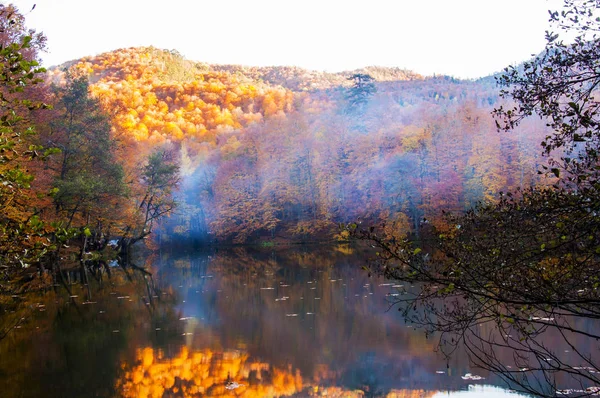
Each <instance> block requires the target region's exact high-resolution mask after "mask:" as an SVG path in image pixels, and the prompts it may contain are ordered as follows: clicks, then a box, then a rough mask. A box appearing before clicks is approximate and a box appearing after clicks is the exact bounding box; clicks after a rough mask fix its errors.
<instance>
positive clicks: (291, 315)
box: [285, 314, 298, 316]
mask: <svg viewBox="0 0 600 398" xmlns="http://www.w3.org/2000/svg"><path fill="white" fill-rule="evenodd" d="M285 316H298V314H285Z"/></svg>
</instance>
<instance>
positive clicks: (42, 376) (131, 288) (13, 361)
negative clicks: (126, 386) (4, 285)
mask: <svg viewBox="0 0 600 398" xmlns="http://www.w3.org/2000/svg"><path fill="white" fill-rule="evenodd" d="M75 279H76V275H75V274H73V275H72V276H71V281H72V282H73V285H71V286H70V292H67V291H66V290H65V289H64V288H58V289H57V291H56V292H54V291H44V290H42V289H41V288H43V286H37V287H38V289H39V290H36V291H30V292H28V293H27V294H19V295H16V296H14V297H6V296H0V312H1V313H2V316H1V317H0V337H4V338H2V339H0V374H2V377H0V391H2V396H6V397H18V396H27V397H30V396H56V397H87V396H106V397H110V396H114V395H115V388H114V380H115V379H116V377H117V375H118V373H119V371H120V369H119V367H118V362H119V361H120V360H122V359H123V358H128V357H129V355H130V353H129V351H130V350H129V349H128V347H133V346H138V345H141V344H147V343H148V342H149V341H150V342H152V341H155V340H156V339H157V338H158V337H159V336H157V332H156V330H155V329H156V328H157V327H158V328H161V329H163V330H164V332H162V333H164V334H166V335H168V336H171V338H173V339H174V340H175V341H177V336H180V335H181V330H180V329H179V323H178V318H179V314H178V313H176V312H175V311H174V308H173V304H174V300H173V295H172V292H171V291H169V290H168V289H163V290H157V289H148V285H147V283H146V282H147V279H146V276H145V274H143V273H139V272H132V271H127V272H126V271H124V270H120V269H117V268H113V269H112V272H111V276H110V278H106V279H104V280H103V281H102V283H100V282H98V281H96V280H95V279H91V284H92V286H90V288H89V289H88V288H87V286H85V285H83V284H81V283H80V282H79V281H77V282H76V280H75ZM29 290H34V289H33V288H32V287H30V288H29ZM70 296H72V297H70ZM165 325H169V326H168V327H166V326H165ZM8 328H12V330H11V331H10V333H9V334H8V335H6V336H3V335H2V333H4V332H6V331H7V329H8ZM159 341H160V340H159ZM32 380H34V382H32Z"/></svg>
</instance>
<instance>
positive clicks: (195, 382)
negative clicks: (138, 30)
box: [117, 347, 302, 397]
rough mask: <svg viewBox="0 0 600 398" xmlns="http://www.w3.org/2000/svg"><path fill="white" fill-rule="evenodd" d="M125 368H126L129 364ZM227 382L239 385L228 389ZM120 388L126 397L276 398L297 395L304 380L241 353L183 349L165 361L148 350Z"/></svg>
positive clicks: (158, 353) (298, 375) (119, 385)
mask: <svg viewBox="0 0 600 398" xmlns="http://www.w3.org/2000/svg"><path fill="white" fill-rule="evenodd" d="M123 367H124V368H125V369H127V365H126V364H123ZM228 381H231V382H236V383H239V384H240V386H239V387H238V388H235V389H232V390H228V389H227V388H226V386H227V382H228ZM117 389H118V390H119V391H120V393H121V394H122V396H124V397H162V396H163V395H164V394H182V395H183V396H185V397H192V396H197V395H199V394H202V395H204V396H207V397H276V396H287V395H292V394H295V393H297V392H298V391H299V390H301V389H302V378H301V377H300V374H299V372H297V371H296V372H295V373H292V372H291V370H281V369H277V368H274V367H272V366H270V365H269V364H265V363H261V362H251V361H249V360H248V354H245V353H241V352H239V351H227V352H224V353H222V354H217V353H213V352H212V351H211V350H209V349H206V350H203V351H197V352H193V353H190V352H189V351H188V349H187V348H186V347H183V348H182V350H181V352H180V353H179V355H178V356H176V357H175V358H163V354H162V352H160V351H158V352H157V351H155V350H153V349H152V348H145V349H143V350H139V351H138V354H137V364H136V365H135V366H134V367H133V368H131V369H128V370H127V371H126V372H125V374H124V377H123V379H122V380H119V381H118V382H117Z"/></svg>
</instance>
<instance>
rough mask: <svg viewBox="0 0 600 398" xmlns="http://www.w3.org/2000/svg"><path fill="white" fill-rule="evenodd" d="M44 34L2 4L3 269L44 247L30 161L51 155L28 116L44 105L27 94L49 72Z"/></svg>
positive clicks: (23, 263)
mask: <svg viewBox="0 0 600 398" xmlns="http://www.w3.org/2000/svg"><path fill="white" fill-rule="evenodd" d="M44 41H45V39H44V37H43V36H42V35H39V34H36V33H35V32H34V31H32V30H27V29H26V28H25V26H24V22H23V16H22V15H21V14H19V13H18V11H17V10H16V9H15V8H14V7H12V6H5V5H0V60H1V63H0V108H1V115H0V258H1V260H0V272H2V274H3V276H4V275H9V274H10V273H12V272H13V271H15V270H19V269H23V268H27V267H28V266H29V265H31V264H33V263H36V262H37V261H38V260H39V258H40V257H41V256H42V255H43V254H44V253H45V248H44V245H43V243H42V242H41V241H40V240H39V239H38V238H37V237H39V235H40V234H42V233H43V230H44V223H43V222H42V221H41V220H40V218H39V216H38V211H37V210H36V209H35V208H34V206H32V203H31V197H32V196H33V191H32V190H31V184H32V182H33V180H34V176H33V175H32V174H31V173H30V172H29V171H28V166H27V165H28V164H29V162H30V161H31V160H33V159H35V158H37V157H44V156H46V155H48V152H45V151H44V150H43V148H41V147H39V146H37V145H36V144H35V141H34V139H33V137H34V135H35V130H34V129H33V127H32V125H31V123H30V120H28V118H27V116H28V115H29V112H30V111H32V110H34V109H36V108H39V107H43V104H40V103H37V102H36V101H32V100H30V99H27V98H26V97H24V93H25V92H26V91H27V90H28V89H29V88H30V87H32V86H34V85H36V84H38V83H40V82H41V81H42V79H41V76H42V73H43V72H45V70H44V69H43V68H41V67H40V66H39V64H38V62H37V61H36V54H37V51H38V50H40V49H43V48H44Z"/></svg>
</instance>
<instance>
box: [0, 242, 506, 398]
mask: <svg viewBox="0 0 600 398" xmlns="http://www.w3.org/2000/svg"><path fill="white" fill-rule="evenodd" d="M363 264H364V254H363V253H357V252H354V250H353V249H350V248H348V247H343V246H340V247H335V248H323V247H312V248H302V249H287V250H284V249H277V250H273V251H271V250H262V251H256V250H255V251H248V250H243V249H228V250H220V251H216V252H211V253H206V252H198V253H194V254H187V255H173V254H163V255H161V256H155V257H154V258H151V259H149V260H148V262H147V265H151V266H152V269H153V277H152V278H150V277H148V276H144V275H143V274H141V273H139V272H133V271H131V272H129V273H128V274H127V275H126V274H124V273H123V272H122V271H119V270H118V269H115V270H114V272H113V273H112V275H111V278H110V279H108V278H107V276H106V275H105V276H104V278H103V281H102V283H100V282H99V281H95V282H94V284H93V286H92V287H91V288H90V289H89V291H88V289H87V288H86V289H84V287H83V286H80V285H77V284H75V285H74V286H73V287H72V289H71V292H70V293H67V292H65V291H61V292H60V293H59V294H57V295H54V294H43V295H42V294H40V295H38V296H35V297H17V298H13V302H12V303H11V305H10V306H9V307H6V306H5V308H8V309H9V310H8V311H7V312H6V313H5V315H4V316H3V319H2V322H3V325H2V326H3V327H6V325H10V324H11V323H12V322H16V323H17V324H18V326H17V328H16V329H14V331H13V332H12V333H11V334H9V335H8V336H7V337H6V338H4V339H3V340H0V396H2V397H42V396H43V397H112V396H117V397H121V396H122V397H146V396H148V397H182V396H191V397H193V396H245V397H266V396H299V397H304V396H325V395H326V396H329V397H363V396H365V397H367V396H383V397H386V396H387V397H448V396H451V397H463V396H464V397H478V396H483V395H485V396H486V397H487V398H491V397H502V396H510V397H517V395H516V394H511V393H508V392H506V391H504V390H502V389H500V388H496V387H491V386H490V385H494V384H499V381H497V380H496V379H495V378H494V377H493V376H492V375H489V374H487V373H481V372H480V371H479V370H477V369H471V368H469V362H468V360H467V358H466V357H464V356H462V355H455V356H454V357H453V358H452V359H451V360H450V361H449V362H447V361H446V360H445V359H444V358H443V357H442V356H441V355H440V354H438V353H436V352H435V343H436V341H435V339H432V338H429V339H427V338H426V336H425V335H424V333H423V332H422V331H417V330H414V329H413V328H411V327H409V326H408V325H405V324H404V322H403V320H402V318H401V317H400V315H399V314H398V312H397V311H396V310H395V308H394V307H390V301H391V300H393V299H394V297H396V296H395V295H396V294H397V291H398V287H397V285H396V284H394V283H391V282H390V281H386V280H383V279H380V278H378V277H369V276H368V275H367V273H366V272H365V271H364V270H362V269H361V266H362V265H363ZM74 279H75V276H74ZM69 296H76V297H69ZM11 311H14V312H11ZM21 318H24V319H21ZM467 373H472V374H476V375H478V376H481V377H482V378H483V379H482V380H479V381H473V380H464V379H463V377H461V376H464V375H465V374H467Z"/></svg>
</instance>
